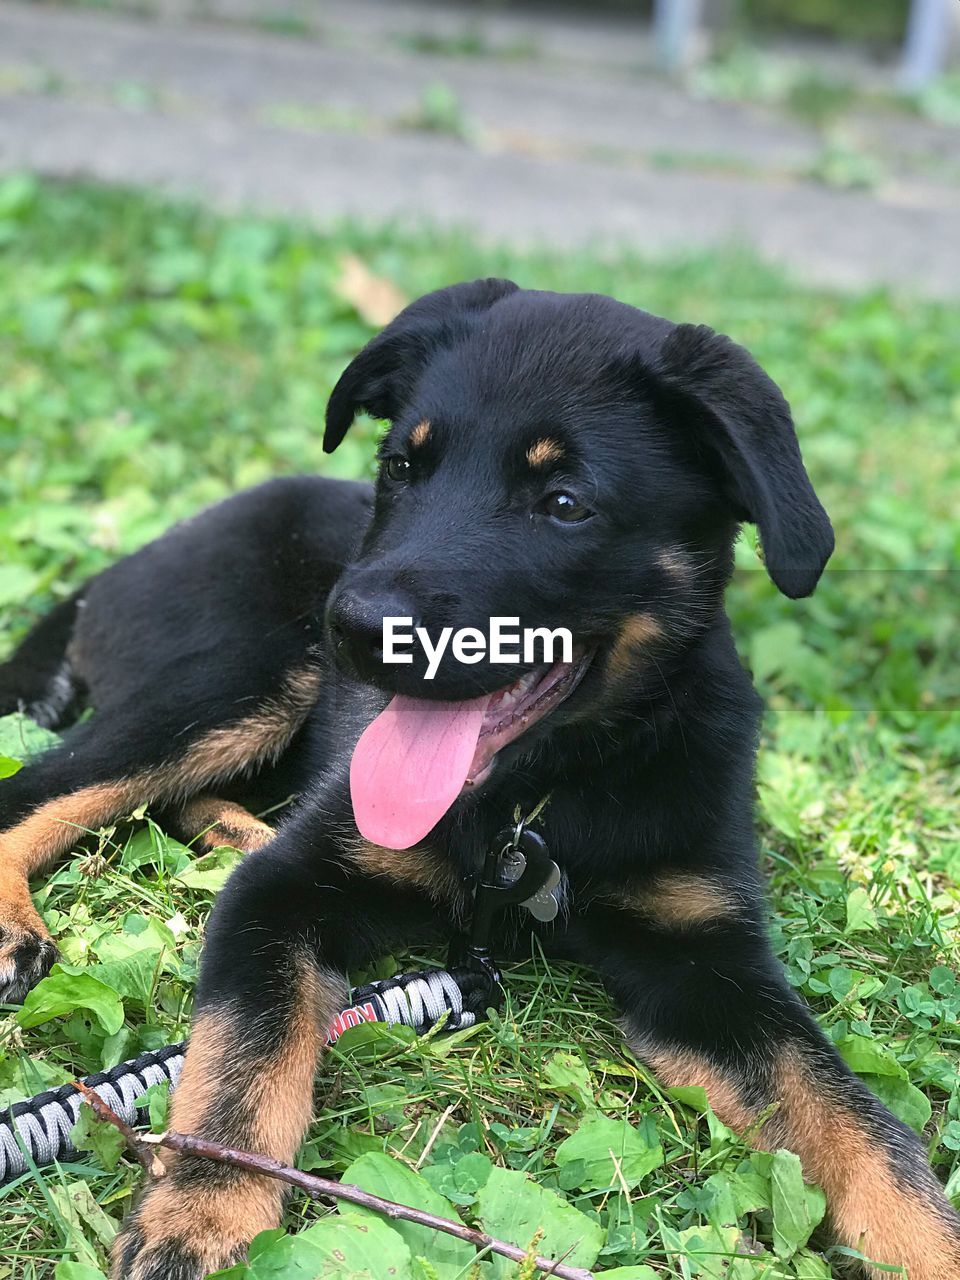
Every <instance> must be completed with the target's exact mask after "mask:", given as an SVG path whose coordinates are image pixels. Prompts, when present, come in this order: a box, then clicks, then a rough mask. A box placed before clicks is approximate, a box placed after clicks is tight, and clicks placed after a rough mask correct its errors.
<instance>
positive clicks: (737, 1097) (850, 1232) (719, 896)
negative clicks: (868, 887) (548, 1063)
mask: <svg viewBox="0 0 960 1280" xmlns="http://www.w3.org/2000/svg"><path fill="white" fill-rule="evenodd" d="M573 932H574V937H575V941H576V949H577V950H578V951H579V952H581V958H582V959H583V960H585V961H587V962H589V963H590V964H592V965H594V966H595V967H597V968H599V970H600V971H601V973H602V975H603V978H604V981H605V983H606V984H607V986H608V988H609V990H610V992H611V994H612V995H613V997H614V998H615V999H616V1000H617V1002H618V1003H619V1005H620V1007H621V1008H622V1009H623V1011H624V1013H625V1015H626V1018H625V1026H626V1030H627V1036H628V1041H629V1043H630V1045H631V1047H632V1048H633V1049H634V1051H635V1052H636V1053H637V1055H638V1056H639V1057H640V1058H641V1059H642V1060H643V1061H644V1062H645V1063H646V1064H647V1065H648V1066H649V1067H650V1068H651V1069H652V1070H653V1072H654V1073H655V1074H656V1075H657V1076H658V1078H659V1079H660V1080H661V1081H662V1082H663V1083H664V1084H665V1085H667V1086H668V1087H672V1086H680V1085H699V1086H702V1087H703V1088H704V1089H705V1090H706V1094H707V1097H708V1099H709V1102H710V1105H711V1106H712V1108H713V1110H714V1112H715V1113H716V1114H717V1116H718V1117H719V1118H720V1119H721V1120H722V1121H723V1122H724V1123H725V1124H727V1125H728V1126H729V1127H730V1128H732V1129H735V1130H736V1131H737V1132H739V1133H741V1134H743V1135H745V1136H746V1138H747V1140H748V1141H750V1142H751V1143H752V1144H753V1145H755V1146H757V1147H760V1148H762V1149H765V1150H775V1149H777V1148H779V1147H787V1148H789V1149H790V1150H791V1151H793V1152H795V1153H796V1154H797V1155H798V1156H799V1157H800V1160H801V1163H802V1165H803V1169H804V1174H805V1176H806V1178H807V1180H808V1181H810V1182H816V1183H818V1184H819V1185H820V1186H821V1187H822V1188H823V1190H824V1191H825V1192H826V1195H827V1211H828V1223H829V1226H830V1228H831V1230H832V1232H833V1235H834V1236H835V1238H836V1239H837V1240H838V1241H839V1243H841V1244H843V1245H846V1246H848V1247H851V1248H854V1249H857V1250H859V1251H860V1252H861V1253H862V1254H863V1255H864V1256H865V1257H867V1258H869V1259H870V1260H871V1261H872V1262H875V1263H878V1264H881V1268H882V1269H878V1268H876V1267H868V1268H867V1273H868V1274H869V1275H870V1276H871V1277H875V1278H876V1280H879V1278H880V1277H881V1276H886V1275H888V1274H889V1268H890V1267H891V1266H900V1267H903V1268H904V1269H905V1274H906V1275H907V1276H909V1280H956V1278H957V1277H958V1276H960V1219H958V1217H957V1215H956V1213H955V1212H954V1211H953V1209H952V1208H951V1207H950V1205H949V1204H948V1202H947V1200H946V1197H945V1196H944V1194H943V1190H942V1188H941V1187H940V1184H939V1183H938V1181H937V1179H936V1177H935V1176H934V1174H933V1172H932V1171H931V1169H930V1167H929V1164H928V1162H927V1158H926V1154H925V1151H924V1147H923V1144H922V1143H921V1142H920V1140H919V1139H918V1138H917V1136H916V1134H915V1133H913V1131H912V1130H911V1129H909V1128H908V1127H907V1126H906V1125H904V1124H901V1123H900V1121H899V1120H897V1119H895V1118H894V1116H893V1115H891V1114H890V1112H889V1111H887V1109H886V1108H885V1107H884V1106H883V1105H882V1104H881V1103H880V1102H879V1101H878V1100H877V1099H876V1098H875V1097H874V1096H873V1094H871V1093H870V1092H869V1090H867V1089H866V1087H865V1086H864V1085H863V1084H862V1083H861V1082H860V1081H859V1080H858V1079H857V1077H856V1076H854V1075H853V1074H852V1072H850V1071H849V1070H848V1069H847V1067H846V1066H845V1064H844V1063H843V1062H842V1060H841V1059H840V1057H839V1056H838V1054H837V1053H836V1051H835V1049H834V1048H833V1046H832V1045H831V1044H830V1043H829V1041H828V1040H827V1039H826V1038H825V1037H824V1035H823V1034H822V1032H821V1031H820V1030H819V1028H818V1026H817V1024H816V1023H815V1021H814V1019H813V1018H812V1016H811V1015H810V1013H809V1012H808V1010H807V1009H806V1008H805V1007H804V1006H803V1004H802V1003H801V1001H800V1000H799V999H798V998H797V996H796V995H795V994H794V992H793V991H792V989H791V988H790V987H789V985H788V983H787V981H786V978H785V976H784V974H783V971H782V969H781V967H780V965H779V963H778V962H777V961H776V959H775V957H773V955H772V954H771V952H770V950H769V946H768V943H767V940H766V937H765V931H764V926H763V911H762V908H761V906H760V904H759V903H757V902H748V901H745V900H744V899H743V897H742V887H741V886H736V887H729V886H725V885H724V884H723V882H722V880H721V879H719V878H714V877H710V876H700V875H690V874H684V875H670V874H667V875H665V876H663V877H661V878H660V879H658V880H654V881H652V882H648V883H647V884H645V885H642V886H639V887H637V888H635V889H630V890H626V889H623V888H620V889H618V890H614V891H612V892H611V893H610V895H609V896H608V897H606V898H605V899H604V901H603V902H601V901H595V902H594V903H593V905H591V906H590V907H589V909H588V910H587V911H586V913H585V914H584V915H583V916H582V917H581V919H580V921H579V922H578V923H577V924H576V925H575V926H574V930H573Z"/></svg>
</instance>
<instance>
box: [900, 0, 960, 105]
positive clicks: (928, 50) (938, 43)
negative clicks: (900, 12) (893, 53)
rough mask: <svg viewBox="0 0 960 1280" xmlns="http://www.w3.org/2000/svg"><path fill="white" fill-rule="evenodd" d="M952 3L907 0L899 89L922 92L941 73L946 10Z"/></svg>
mask: <svg viewBox="0 0 960 1280" xmlns="http://www.w3.org/2000/svg"><path fill="white" fill-rule="evenodd" d="M955 4H956V0H911V5H910V16H909V18H908V20H907V34H906V38H905V40H904V44H903V56H902V60H901V63H900V86H901V88H903V89H906V90H907V92H913V91H915V90H917V89H922V88H923V87H924V85H926V84H929V83H930V81H931V80H932V79H933V78H934V76H936V75H939V73H940V72H941V71H942V70H943V67H944V63H945V62H946V58H947V46H948V44H949V42H950V7H951V5H955Z"/></svg>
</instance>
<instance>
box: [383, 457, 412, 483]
mask: <svg viewBox="0 0 960 1280" xmlns="http://www.w3.org/2000/svg"><path fill="white" fill-rule="evenodd" d="M383 465H384V469H385V470H386V473H387V475H388V476H389V478H390V479H391V480H394V481H396V482H397V483H398V484H402V483H403V482H404V481H405V480H409V479H410V463H409V462H408V461H407V459H406V458H401V457H400V456H399V454H393V456H392V457H389V458H387V459H386V461H385V462H384V464H383Z"/></svg>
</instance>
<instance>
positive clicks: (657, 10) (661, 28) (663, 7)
mask: <svg viewBox="0 0 960 1280" xmlns="http://www.w3.org/2000/svg"><path fill="white" fill-rule="evenodd" d="M701 3H702V0H654V6H653V40H654V45H655V47H656V51H657V65H658V66H659V67H660V69H661V70H662V71H667V72H670V73H673V72H676V71H682V70H683V68H684V67H685V66H686V65H687V63H688V62H689V61H690V58H691V51H692V47H693V37H694V35H695V34H696V30H697V27H698V26H699V23H700V8H701Z"/></svg>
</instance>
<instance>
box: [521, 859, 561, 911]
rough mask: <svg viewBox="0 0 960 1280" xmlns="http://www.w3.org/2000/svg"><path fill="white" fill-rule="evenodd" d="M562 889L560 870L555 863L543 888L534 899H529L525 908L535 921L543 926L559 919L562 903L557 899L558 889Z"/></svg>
mask: <svg viewBox="0 0 960 1280" xmlns="http://www.w3.org/2000/svg"><path fill="white" fill-rule="evenodd" d="M559 887H560V868H559V867H558V866H557V864H556V863H555V862H553V861H551V863H550V870H549V873H548V875H547V879H546V881H545V882H544V884H543V886H542V887H541V888H540V889H538V890H537V892H536V893H535V894H534V895H533V897H532V898H528V899H527V900H526V902H524V903H523V906H525V907H526V908H527V910H528V911H529V912H530V914H531V915H532V916H533V918H534V919H535V920H540V921H541V922H542V923H543V924H548V923H549V922H550V921H551V920H555V919H556V918H557V913H558V911H559V910H560V903H559V901H558V898H557V889H558V888H559Z"/></svg>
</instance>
